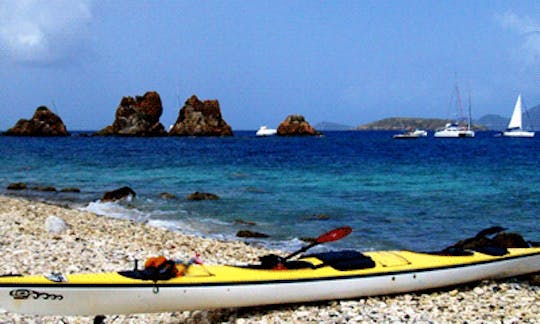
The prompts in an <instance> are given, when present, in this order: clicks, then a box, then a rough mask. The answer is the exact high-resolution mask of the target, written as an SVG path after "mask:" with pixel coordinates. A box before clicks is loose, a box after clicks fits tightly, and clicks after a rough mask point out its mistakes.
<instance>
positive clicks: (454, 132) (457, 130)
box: [433, 84, 475, 138]
mask: <svg viewBox="0 0 540 324" xmlns="http://www.w3.org/2000/svg"><path fill="white" fill-rule="evenodd" d="M455 90H456V103H457V106H458V108H459V112H460V116H463V106H462V104H461V96H460V94H459V88H458V86H457V84H456V87H455ZM464 119H465V118H463V117H461V118H460V120H457V121H456V122H454V123H447V124H446V125H445V126H444V127H442V128H439V129H437V130H436V131H435V134H434V135H433V136H434V137H445V138H467V137H474V135H475V134H474V131H473V130H472V129H471V125H472V121H471V97H470V96H469V119H468V120H467V125H466V126H464V125H462V124H460V121H463V120H464Z"/></svg>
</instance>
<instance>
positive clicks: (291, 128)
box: [277, 115, 320, 136]
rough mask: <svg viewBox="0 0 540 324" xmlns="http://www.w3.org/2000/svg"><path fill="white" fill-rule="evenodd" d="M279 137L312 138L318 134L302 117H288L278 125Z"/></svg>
mask: <svg viewBox="0 0 540 324" xmlns="http://www.w3.org/2000/svg"><path fill="white" fill-rule="evenodd" d="M277 134H278V135H279V136H306V135H307V136H313V135H319V134H320V133H319V132H317V131H316V130H315V128H313V127H312V126H311V125H310V124H309V123H308V122H307V121H306V119H305V118H304V116H302V115H289V116H287V118H286V119H285V120H284V121H283V122H281V124H279V126H278V129H277Z"/></svg>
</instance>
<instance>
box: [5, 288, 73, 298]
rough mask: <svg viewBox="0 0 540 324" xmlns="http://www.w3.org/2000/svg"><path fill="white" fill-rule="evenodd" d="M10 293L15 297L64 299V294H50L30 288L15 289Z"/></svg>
mask: <svg viewBox="0 0 540 324" xmlns="http://www.w3.org/2000/svg"><path fill="white" fill-rule="evenodd" d="M9 295H10V296H11V297H13V299H17V300H24V299H45V300H62V299H64V296H62V295H55V294H49V293H46V292H39V291H35V290H29V289H15V290H12V291H10V292H9Z"/></svg>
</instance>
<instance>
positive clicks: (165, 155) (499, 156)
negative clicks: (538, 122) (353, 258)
mask: <svg viewBox="0 0 540 324" xmlns="http://www.w3.org/2000/svg"><path fill="white" fill-rule="evenodd" d="M254 134H255V131H236V132H235V136H234V137H231V138H190V137H187V138H177V137H172V138H121V137H87V136H80V135H81V134H80V133H75V134H73V136H71V137H67V138H28V137H6V136H0V164H1V168H0V194H5V195H17V196H25V197H31V198H33V199H38V200H45V201H52V202H55V203H61V204H67V205H70V206H72V207H74V208H79V209H83V210H89V211H92V212H95V213H98V214H101V215H105V216H110V217H119V218H130V219H135V220H137V221H141V222H148V223H149V224H151V225H155V226H162V227H167V228H170V229H173V230H178V231H181V232H183V233H189V234H197V235H202V236H209V237H215V238H220V239H235V235H236V233H237V232H238V231H239V230H250V231H255V232H261V233H265V234H268V235H269V236H270V237H269V238H267V239H248V240H246V241H247V242H249V243H250V244H257V245H263V246H268V247H273V248H280V249H285V250H289V251H292V250H294V249H295V248H298V247H300V246H301V245H302V244H304V243H303V242H302V241H301V240H300V239H301V238H306V237H317V236H318V235H320V234H322V233H324V232H326V231H328V230H331V229H333V228H336V227H340V226H345V225H348V226H351V227H352V228H353V233H352V234H350V235H349V236H348V237H347V238H344V239H342V240H340V241H337V242H334V243H329V244H327V247H328V248H357V249H359V250H373V249H413V250H438V249H441V248H444V247H445V246H448V245H450V244H453V243H454V242H456V241H457V240H460V239H462V238H465V237H470V236H474V235H475V234H476V233H477V232H478V231H480V230H482V229H483V228H486V227H489V226H493V225H500V226H503V227H506V228H508V230H509V231H512V232H518V233H521V234H522V235H524V236H525V238H526V239H529V240H536V241H538V240H540V221H539V216H540V137H538V136H537V137H535V138H533V139H509V138H497V137H494V133H491V132H478V133H477V136H476V138H474V139H437V138H433V137H432V134H430V136H429V137H427V138H421V139H417V140H394V139H392V135H393V134H394V133H392V132H354V131H349V132H326V133H325V135H324V136H321V137H290V138H284V137H268V138H257V137H255V135H254ZM13 182H25V183H27V184H28V186H29V187H30V188H32V187H34V186H41V187H43V186H54V187H55V188H56V189H58V190H60V189H62V188H67V187H76V188H80V190H81V192H80V193H61V192H41V191H36V190H32V189H30V190H23V191H11V190H9V191H8V190H7V189H6V188H7V186H8V184H10V183H13ZM122 186H129V187H131V188H132V189H133V190H134V191H135V192H136V193H137V195H136V197H135V198H134V199H131V200H129V201H123V202H120V203H101V202H99V199H100V197H101V196H102V195H103V193H104V192H106V191H110V190H114V189H117V188H120V187H122ZM195 191H199V192H210V193H214V194H217V195H218V196H219V197H220V199H219V200H215V201H188V200H187V199H186V197H187V196H188V195H189V194H191V193H193V192H195ZM163 192H167V193H170V194H173V195H174V196H175V197H176V198H173V199H164V198H162V197H161V196H160V194H161V193H163ZM245 222H253V223H254V225H250V224H246V223H245ZM134 239H136V238H134ZM156 240H159V238H156Z"/></svg>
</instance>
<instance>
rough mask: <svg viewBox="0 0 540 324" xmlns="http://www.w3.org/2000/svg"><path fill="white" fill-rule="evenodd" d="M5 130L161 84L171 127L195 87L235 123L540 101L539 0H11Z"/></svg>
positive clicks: (73, 119) (3, 9)
mask: <svg viewBox="0 0 540 324" xmlns="http://www.w3.org/2000/svg"><path fill="white" fill-rule="evenodd" d="M0 81H1V83H0V98H1V99H0V116H1V117H0V129H4V130H5V129H7V128H10V127H12V126H13V125H14V124H15V123H16V122H17V120H19V119H20V118H26V119H29V118H31V116H32V115H33V113H34V111H35V109H36V108H37V107H38V106H41V105H45V106H48V107H49V108H51V109H52V110H53V111H54V112H55V113H57V114H59V115H60V117H61V118H62V119H63V121H64V123H65V124H66V126H67V128H68V130H97V129H101V128H103V127H105V126H107V125H110V124H112V122H113V121H114V114H115V112H116V108H117V107H118V104H119V103H120V100H121V98H122V97H123V96H136V95H143V94H144V93H145V92H147V91H152V90H153V91H157V92H158V93H159V94H160V96H161V100H162V102H163V115H162V116H161V122H162V123H163V124H164V125H165V127H166V128H167V127H168V126H169V125H170V124H173V123H174V122H175V121H176V119H177V117H178V112H179V110H180V108H181V106H182V105H183V103H184V102H185V101H186V100H187V98H189V97H190V96H191V95H193V94H195V95H197V96H198V97H199V98H200V99H201V100H204V99H217V100H218V101H219V103H220V106H221V111H222V115H223V118H224V119H225V121H226V122H227V123H229V124H230V125H231V126H232V127H233V129H235V130H253V129H257V128H258V127H259V126H261V125H268V126H270V127H277V126H278V125H279V123H280V122H281V121H283V120H284V119H285V118H286V117H287V115H290V114H301V115H304V116H305V118H306V120H307V121H308V122H310V123H311V124H312V125H316V124H317V123H319V122H323V121H327V122H335V123H340V124H345V125H350V126H358V125H361V124H365V123H368V122H371V121H375V120H378V119H382V118H386V117H427V118H454V117H456V112H457V109H456V107H455V106H454V107H453V106H452V104H451V102H452V100H451V98H452V95H453V91H454V87H455V85H456V84H457V85H458V86H459V89H460V91H461V95H462V97H463V98H464V99H463V100H464V101H467V99H466V98H468V97H469V96H470V98H471V107H472V115H473V118H479V117H481V116H483V115H486V114H499V115H502V116H505V117H510V115H511V112H512V109H513V105H514V102H515V100H516V97H517V95H518V94H519V93H522V95H523V98H524V102H525V105H526V106H527V107H529V108H530V107H533V106H535V105H538V104H540V1H486V0H479V1H447V0H442V1H436V0H431V1H398V0H394V1H389V0H388V1H384V0H383V1H366V0H354V1H353V0H351V1H345V0H339V1H315V0H310V1H302V0H299V1H281V0H272V1H264V0H258V1H247V0H246V1H234V0H231V1H212V0H209V1H181V0H177V1H173V0H169V1H164V0H155V1H142V0H139V1H136V0H132V1H124V0H115V1H112V0H111V1H106V0H103V1H94V0H48V1H40V0H0Z"/></svg>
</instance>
